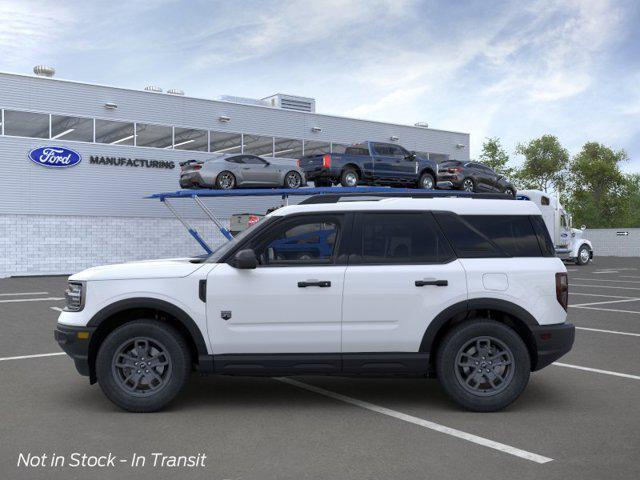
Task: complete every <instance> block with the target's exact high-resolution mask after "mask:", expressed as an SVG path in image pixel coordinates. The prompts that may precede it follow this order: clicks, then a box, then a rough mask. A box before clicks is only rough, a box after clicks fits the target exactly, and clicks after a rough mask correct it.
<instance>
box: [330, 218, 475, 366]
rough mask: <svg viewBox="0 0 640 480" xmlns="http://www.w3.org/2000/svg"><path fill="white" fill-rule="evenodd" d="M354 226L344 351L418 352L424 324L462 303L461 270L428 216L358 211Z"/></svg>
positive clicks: (464, 285) (347, 277)
mask: <svg viewBox="0 0 640 480" xmlns="http://www.w3.org/2000/svg"><path fill="white" fill-rule="evenodd" d="M355 222H356V223H355V226H354V237H355V241H354V242H353V245H355V246H357V247H356V249H355V251H354V253H353V254H352V255H351V257H350V259H349V266H348V267H347V271H346V275H345V285H344V299H343V317H342V351H343V354H344V355H347V354H348V353H350V352H354V353H355V352H360V353H364V352H377V353H382V352H410V353H417V352H418V351H419V347H420V342H421V341H422V336H423V334H424V332H425V331H426V328H427V326H428V325H429V323H430V322H431V320H432V319H433V318H434V317H435V316H436V315H438V314H439V313H440V312H442V311H443V310H445V309H446V308H447V307H449V306H451V305H453V304H455V303H458V302H462V301H465V300H466V299H467V283H466V277H465V272H464V269H463V268H462V265H461V264H460V262H459V261H458V260H456V259H455V256H454V254H453V252H452V251H451V247H450V246H449V244H448V243H447V241H446V239H445V238H444V237H443V235H442V233H441V232H440V230H439V228H438V227H437V225H436V223H435V220H434V218H433V216H432V215H431V214H430V213H423V212H417V213H405V212H384V213H362V214H358V215H357V216H356V221H355ZM345 358H346V357H345ZM425 368H426V367H425Z"/></svg>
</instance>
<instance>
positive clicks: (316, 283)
mask: <svg viewBox="0 0 640 480" xmlns="http://www.w3.org/2000/svg"><path fill="white" fill-rule="evenodd" d="M330 286H331V282H330V281H328V280H307V281H306V282H298V288H306V287H320V288H328V287H330Z"/></svg>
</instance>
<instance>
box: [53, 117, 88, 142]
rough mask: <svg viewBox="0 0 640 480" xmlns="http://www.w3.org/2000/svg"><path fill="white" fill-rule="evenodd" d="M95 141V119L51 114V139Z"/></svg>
mask: <svg viewBox="0 0 640 480" xmlns="http://www.w3.org/2000/svg"><path fill="white" fill-rule="evenodd" d="M58 138H59V139H61V140H75V141H77V142H93V119H92V118H80V117H67V116H64V115H51V139H52V140H53V139H58Z"/></svg>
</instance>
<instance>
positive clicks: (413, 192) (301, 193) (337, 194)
mask: <svg viewBox="0 0 640 480" xmlns="http://www.w3.org/2000/svg"><path fill="white" fill-rule="evenodd" d="M313 195H319V196H320V197H318V200H320V201H322V200H323V199H331V201H338V199H339V198H341V197H360V196H363V197H367V196H373V197H394V196H398V197H410V196H415V197H472V198H501V199H505V200H506V199H513V197H508V196H507V195H500V194H478V193H471V192H464V191H458V190H422V189H415V188H394V187H303V188H296V189H287V188H260V189H258V188H246V189H236V190H207V189H198V190H177V191H175V192H164V193H154V194H153V195H149V196H148V197H145V198H150V199H156V200H160V201H161V202H162V203H164V204H165V205H166V206H167V208H168V209H169V210H170V211H171V213H172V214H173V215H174V216H175V217H176V218H177V219H178V220H179V221H180V222H181V223H182V225H184V227H185V228H186V229H187V231H188V232H189V234H190V235H191V236H192V237H193V238H194V239H195V240H196V242H198V244H200V246H201V247H202V248H203V249H204V251H205V252H207V254H210V253H213V249H212V248H211V246H209V244H208V243H207V242H206V241H205V240H204V238H202V235H200V233H198V231H197V230H196V229H195V228H193V227H192V226H191V225H190V224H189V222H187V221H186V220H185V219H184V218H183V217H181V216H180V214H179V213H178V212H177V211H176V209H175V208H174V207H173V205H172V203H171V201H172V200H174V199H180V198H190V199H192V200H193V201H194V202H195V204H196V205H197V206H198V207H200V209H201V210H202V211H203V212H204V214H205V215H206V216H207V217H208V218H209V219H210V220H211V221H212V222H213V223H214V224H215V225H216V227H218V230H220V233H222V235H224V237H225V238H226V239H227V240H232V239H233V235H231V232H229V230H227V229H226V228H225V227H224V225H222V223H221V222H220V220H218V219H217V218H216V216H215V214H214V213H213V212H212V211H211V209H210V208H209V207H207V206H206V205H205V204H204V202H203V201H202V198H211V197H213V198H231V197H278V196H279V197H281V198H282V202H283V204H284V205H287V204H288V199H289V197H292V196H297V197H309V196H313ZM305 203H312V202H305Z"/></svg>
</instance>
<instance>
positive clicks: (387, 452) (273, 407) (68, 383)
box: [0, 258, 640, 480]
mask: <svg viewBox="0 0 640 480" xmlns="http://www.w3.org/2000/svg"><path fill="white" fill-rule="evenodd" d="M567 268H568V270H569V281H570V297H569V302H570V309H569V320H570V321H571V322H573V323H575V324H576V326H577V328H578V330H577V331H576V343H575V346H574V349H573V351H572V352H571V353H570V354H569V355H567V356H566V357H564V358H562V359H561V360H560V363H559V364H555V365H552V366H549V367H548V368H546V369H544V370H542V371H540V372H536V373H534V374H533V375H532V377H531V380H530V383H529V386H528V387H527V389H526V391H525V392H524V394H523V395H522V397H521V398H520V399H519V400H518V401H517V402H516V403H515V404H514V405H512V406H511V407H510V408H509V409H508V410H506V411H503V412H499V413H491V414H481V413H470V412H464V411H461V410H460V409H458V408H457V407H456V406H455V405H453V404H452V403H451V402H450V401H449V400H448V399H447V398H445V396H444V394H443V393H442V392H441V390H440V388H439V386H438V383H437V382H436V381H434V380H422V379H349V378H333V377H331V378H325V377H305V378H297V379H296V380H295V382H296V383H287V381H283V380H281V379H265V378H224V377H200V376H198V375H194V376H193V378H192V381H191V382H190V384H189V386H188V388H187V390H186V391H185V392H184V393H183V394H182V395H181V396H180V397H179V399H178V401H176V402H175V403H174V404H172V406H171V407H170V408H169V409H167V410H165V411H162V412H159V413H154V414H131V413H127V412H123V411H121V410H119V409H118V408H117V407H115V406H114V405H112V404H111V403H110V402H109V401H108V400H107V399H106V398H105V397H104V395H103V394H102V392H101V390H100V388H99V387H98V386H97V385H94V386H89V384H88V381H87V379H86V378H84V377H80V376H79V375H78V374H77V373H76V371H75V369H74V367H73V364H72V362H71V360H70V359H69V358H67V357H66V356H65V355H59V354H57V353H59V352H60V350H59V348H58V345H57V344H56V343H55V342H54V340H53V335H52V330H53V328H54V325H55V322H56V318H57V311H55V308H60V307H61V306H62V299H61V297H62V292H63V290H64V286H65V282H66V278H65V277H31V278H9V279H3V280H0V322H1V323H0V386H1V387H0V388H1V394H0V411H1V412H2V421H1V423H0V438H1V439H2V442H1V445H0V472H2V474H0V477H1V478H7V479H14V478H29V479H39V478H47V479H57V478H64V479H69V478H82V479H84V478H122V477H124V476H125V475H135V476H136V477H137V478H206V479H261V480H262V479H303V478H304V479H306V478H309V479H316V478H317V479H332V478H335V479H394V478H402V479H425V478H433V479H444V478H454V479H462V478H474V479H486V478H491V479H496V478H499V479H502V478H504V479H513V478H518V479H520V480H522V479H536V480H539V479H541V478H543V479H556V478H562V479H569V478H570V479H573V478H576V479H578V478H579V479H604V478H606V479H626V478H628V479H637V478H640V460H639V454H640V259H637V258H632V259H629V258H625V259H622V258H598V259H596V262H594V263H592V264H591V265H589V266H586V267H576V266H573V265H568V266H567ZM40 354H55V355H46V356H38V355H40ZM27 452H31V453H32V454H42V453H48V454H49V455H51V454H52V453H55V454H58V455H70V454H71V453H72V452H86V453H88V454H91V455H100V454H107V453H108V452H112V453H113V454H114V455H116V456H118V457H119V458H120V457H121V458H131V456H132V454H138V455H143V456H150V455H151V453H153V452H162V453H164V454H168V455H198V454H200V453H204V454H206V456H207V458H206V461H205V465H206V466H204V467H200V466H197V467H192V468H188V467H176V468H170V467H167V468H165V467H153V466H152V465H151V464H150V462H149V461H148V462H147V464H145V466H144V467H142V466H140V467H133V466H131V465H129V464H116V466H115V467H105V468H98V467H95V468H88V467H87V468H71V467H69V466H66V467H57V468H50V467H24V466H21V467H18V466H17V462H18V458H19V454H20V453H23V454H26V453H27Z"/></svg>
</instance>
